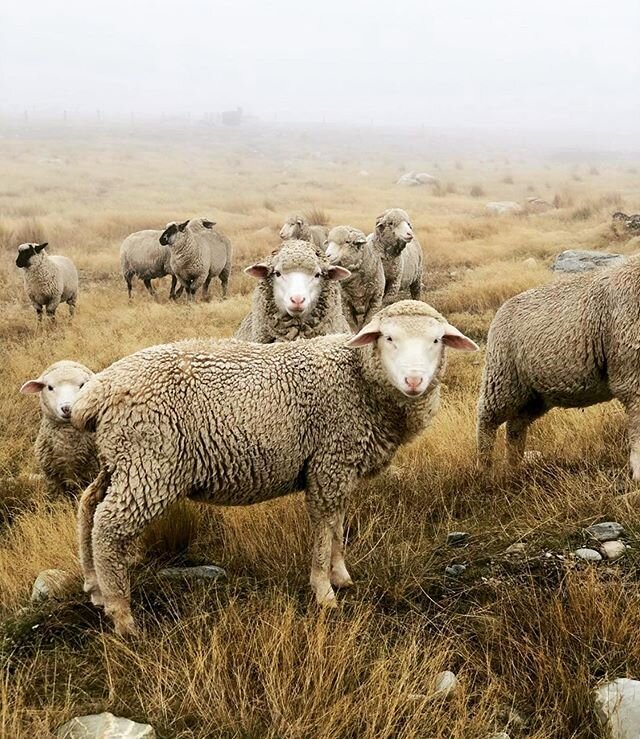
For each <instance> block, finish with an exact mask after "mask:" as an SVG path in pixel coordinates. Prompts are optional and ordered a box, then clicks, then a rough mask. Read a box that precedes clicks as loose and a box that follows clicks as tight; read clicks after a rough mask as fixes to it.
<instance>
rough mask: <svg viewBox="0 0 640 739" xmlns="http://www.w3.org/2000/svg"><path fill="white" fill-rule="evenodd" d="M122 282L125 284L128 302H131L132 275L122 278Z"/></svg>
mask: <svg viewBox="0 0 640 739" xmlns="http://www.w3.org/2000/svg"><path fill="white" fill-rule="evenodd" d="M124 281H125V282H126V283H127V294H128V295H129V300H131V298H132V297H133V295H132V290H133V275H130V274H126V275H125V276H124Z"/></svg>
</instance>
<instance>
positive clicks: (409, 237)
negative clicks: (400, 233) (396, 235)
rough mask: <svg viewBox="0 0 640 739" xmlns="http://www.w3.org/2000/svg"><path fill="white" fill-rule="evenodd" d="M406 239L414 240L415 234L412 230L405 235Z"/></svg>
mask: <svg viewBox="0 0 640 739" xmlns="http://www.w3.org/2000/svg"><path fill="white" fill-rule="evenodd" d="M405 239H406V240H407V241H413V234H412V233H411V231H409V233H408V234H407V235H406V236H405Z"/></svg>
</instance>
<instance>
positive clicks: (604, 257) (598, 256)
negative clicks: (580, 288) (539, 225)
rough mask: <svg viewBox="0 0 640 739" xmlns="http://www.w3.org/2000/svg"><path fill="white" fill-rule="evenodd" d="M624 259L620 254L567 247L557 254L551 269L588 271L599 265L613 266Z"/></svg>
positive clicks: (621, 262)
mask: <svg viewBox="0 0 640 739" xmlns="http://www.w3.org/2000/svg"><path fill="white" fill-rule="evenodd" d="M625 261H626V257H624V256H623V255H622V254H611V253H608V252H603V251H579V250H574V249H568V250H567V251H563V252H562V253H561V254H558V256H557V257H556V259H555V262H554V263H553V267H552V268H551V269H552V270H553V271H554V272H589V271H591V270H592V269H598V268H599V267H615V266H617V265H619V264H623V263H624V262H625Z"/></svg>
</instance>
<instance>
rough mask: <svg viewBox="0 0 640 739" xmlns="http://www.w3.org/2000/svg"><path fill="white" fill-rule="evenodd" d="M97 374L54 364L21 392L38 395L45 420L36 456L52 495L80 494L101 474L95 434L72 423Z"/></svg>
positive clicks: (76, 365)
mask: <svg viewBox="0 0 640 739" xmlns="http://www.w3.org/2000/svg"><path fill="white" fill-rule="evenodd" d="M91 377H93V372H92V371H91V370H90V369H88V368H87V367H85V366H84V365H83V364H79V363H78V362H72V361H70V360H63V361H61V362H56V363H55V364H52V365H51V366H50V367H47V369H46V370H45V371H44V372H43V373H42V374H41V375H40V377H38V379H37V380H29V381H28V382H25V383H24V385H23V386H22V387H21V388H20V392H21V393H27V394H32V393H38V394H39V395H40V410H41V411H42V419H41V421H40V430H39V431H38V436H37V437H36V443H35V454H36V459H37V461H38V464H39V466H40V468H41V469H42V472H43V475H44V479H45V482H46V484H47V487H48V488H49V489H50V490H51V491H52V492H62V493H69V492H76V491H78V490H79V489H80V488H84V487H86V486H87V485H88V484H89V483H90V482H91V481H92V480H93V478H94V477H95V476H96V475H97V474H98V455H97V450H96V446H95V441H94V438H93V435H92V434H83V433H82V432H80V431H78V430H77V429H75V428H73V426H72V425H71V423H70V420H71V409H72V407H73V404H74V402H75V399H76V397H77V395H78V392H79V391H80V388H82V387H83V386H84V384H85V382H87V381H88V380H89V379H90V378H91Z"/></svg>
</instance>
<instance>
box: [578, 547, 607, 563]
mask: <svg viewBox="0 0 640 739" xmlns="http://www.w3.org/2000/svg"><path fill="white" fill-rule="evenodd" d="M574 554H575V555H576V557H579V558H580V559H584V560H585V561H587V562H600V560H601V559H602V555H601V554H600V552H596V550H595V549H587V548H586V547H582V548H581V549H576V551H575V552H574Z"/></svg>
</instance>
